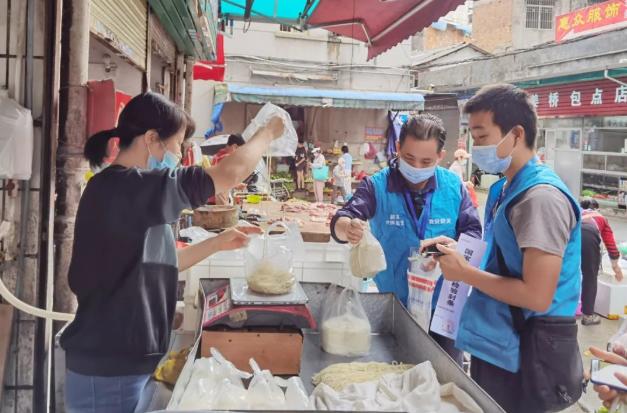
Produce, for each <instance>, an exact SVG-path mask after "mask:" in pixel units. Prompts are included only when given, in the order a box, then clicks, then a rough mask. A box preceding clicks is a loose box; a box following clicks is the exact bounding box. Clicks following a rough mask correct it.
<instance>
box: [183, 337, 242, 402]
mask: <svg viewBox="0 0 627 413" xmlns="http://www.w3.org/2000/svg"><path fill="white" fill-rule="evenodd" d="M210 351H211V355H212V357H211V358H200V359H198V360H196V361H195V362H194V369H193V371H192V375H191V377H190V379H189V382H188V384H187V387H186V388H185V391H184V392H183V395H182V397H181V399H180V402H179V404H178V406H176V409H178V410H207V409H247V408H248V403H247V398H246V388H245V387H244V383H243V381H242V380H247V379H249V378H250V377H251V375H250V374H249V373H247V372H245V371H241V370H238V369H237V367H235V365H234V364H233V363H231V362H230V361H228V360H227V359H225V358H224V356H222V354H221V353H220V352H218V350H216V349H215V348H211V350H210ZM225 406H226V407H225Z"/></svg>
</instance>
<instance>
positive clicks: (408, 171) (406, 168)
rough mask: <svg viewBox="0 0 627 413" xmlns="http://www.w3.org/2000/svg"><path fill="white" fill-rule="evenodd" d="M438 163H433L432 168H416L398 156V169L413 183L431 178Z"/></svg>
mask: <svg viewBox="0 0 627 413" xmlns="http://www.w3.org/2000/svg"><path fill="white" fill-rule="evenodd" d="M436 166H437V165H433V166H432V167H430V168H415V167H413V166H411V165H410V164H408V163H407V162H405V161H404V160H403V159H402V158H398V170H399V171H401V174H402V175H403V177H404V178H405V179H407V180H408V181H409V182H410V183H412V184H419V183H421V182H424V181H426V180H427V179H429V178H431V177H432V176H433V175H434V174H435V168H436Z"/></svg>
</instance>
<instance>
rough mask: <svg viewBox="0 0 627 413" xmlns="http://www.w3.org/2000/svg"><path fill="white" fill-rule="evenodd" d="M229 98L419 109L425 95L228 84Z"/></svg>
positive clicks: (277, 102)
mask: <svg viewBox="0 0 627 413" xmlns="http://www.w3.org/2000/svg"><path fill="white" fill-rule="evenodd" d="M228 89H229V100H230V101H232V102H245V103H259V104H263V103H266V102H272V103H274V104H276V105H293V106H319V107H334V108H350V109H386V110H392V109H396V110H422V109H423V108H424V102H425V99H424V96H422V95H421V94H419V93H387V92H368V91H361V90H335V89H313V88H295V87H283V88H282V87H269V86H250V85H241V84H235V83H229V84H228Z"/></svg>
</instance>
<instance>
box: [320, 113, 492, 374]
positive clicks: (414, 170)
mask: <svg viewBox="0 0 627 413" xmlns="http://www.w3.org/2000/svg"><path fill="white" fill-rule="evenodd" d="M445 142H446V131H445V129H444V124H443V123H442V120H441V119H440V118H438V117H437V116H434V115H429V114H422V115H417V116H412V117H410V118H409V120H408V121H407V122H406V123H405V124H404V125H403V126H402V128H401V132H400V136H399V142H398V144H397V152H398V157H397V158H395V159H393V160H391V161H390V166H389V167H386V168H385V169H383V170H382V171H380V172H378V173H376V174H375V175H373V176H372V177H368V178H365V179H364V180H363V181H362V183H361V184H360V185H359V187H358V188H357V190H356V191H355V194H354V195H353V197H352V198H351V199H350V201H348V203H347V204H346V205H345V206H344V207H343V208H342V209H341V210H339V211H338V212H337V213H336V215H335V216H334V217H333V219H332V220H331V235H332V236H333V238H334V239H335V240H336V241H337V242H340V243H346V242H349V243H350V244H353V245H355V244H358V243H359V241H360V240H361V239H362V237H363V234H364V226H365V221H368V222H369V224H370V228H371V230H372V234H373V235H374V236H375V237H376V238H377V240H378V241H379V242H380V243H381V246H382V247H383V251H384V253H385V258H386V261H387V269H386V270H385V271H382V272H380V273H379V274H377V276H376V277H375V279H374V281H375V283H376V285H377V288H378V289H379V291H380V292H382V293H389V292H392V293H394V295H395V296H396V297H397V298H398V299H399V300H400V301H401V302H402V303H403V305H407V299H408V294H409V288H408V283H407V268H408V258H409V253H410V248H412V247H414V248H417V247H418V246H419V245H420V241H421V240H424V239H429V238H433V237H435V236H438V235H447V236H449V237H451V238H455V239H457V238H458V237H459V236H460V235H461V234H467V235H470V236H471V237H473V238H481V222H480V221H479V216H478V214H477V210H476V209H475V208H473V206H472V203H471V201H470V198H469V197H468V191H466V188H465V187H464V185H463V184H462V182H461V181H460V179H459V178H458V177H457V176H456V175H455V174H454V173H452V172H450V171H449V170H447V169H445V168H441V167H439V166H438V165H439V163H440V162H441V161H442V159H444V156H445V155H446V151H445V150H444V149H443V148H444V144H445ZM441 288H442V277H440V279H439V280H438V283H437V285H436V288H435V291H434V296H433V305H432V309H435V306H436V304H437V301H438V296H439V293H440V289H441ZM431 335H432V337H433V338H434V339H435V340H436V341H437V342H438V344H439V345H440V346H441V347H442V348H443V349H444V350H445V351H446V352H447V353H448V354H449V355H450V356H451V357H452V358H453V359H454V360H455V361H456V362H457V363H458V364H459V365H461V364H462V362H463V353H462V352H461V351H459V350H457V349H456V348H455V346H454V343H453V341H452V340H450V339H448V338H446V337H443V336H440V335H438V334H435V333H431Z"/></svg>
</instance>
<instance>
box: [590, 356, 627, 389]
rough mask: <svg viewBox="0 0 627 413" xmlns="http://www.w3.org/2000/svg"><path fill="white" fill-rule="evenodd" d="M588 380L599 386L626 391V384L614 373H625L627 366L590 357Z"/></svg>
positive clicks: (626, 372)
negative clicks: (589, 375)
mask: <svg viewBox="0 0 627 413" xmlns="http://www.w3.org/2000/svg"><path fill="white" fill-rule="evenodd" d="M590 373H591V377H590V381H591V382H592V383H594V384H597V385H600V386H608V387H610V388H612V389H614V390H618V391H621V392H627V385H625V384H623V383H622V382H621V381H620V380H618V379H617V378H616V376H615V373H623V374H627V367H626V366H621V365H618V364H611V363H607V362H605V361H602V360H598V359H592V361H591V368H590Z"/></svg>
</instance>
